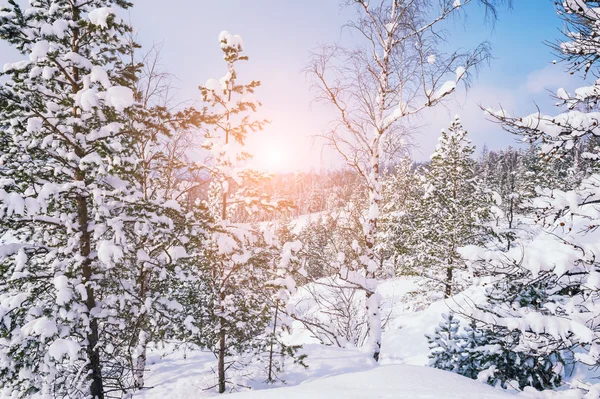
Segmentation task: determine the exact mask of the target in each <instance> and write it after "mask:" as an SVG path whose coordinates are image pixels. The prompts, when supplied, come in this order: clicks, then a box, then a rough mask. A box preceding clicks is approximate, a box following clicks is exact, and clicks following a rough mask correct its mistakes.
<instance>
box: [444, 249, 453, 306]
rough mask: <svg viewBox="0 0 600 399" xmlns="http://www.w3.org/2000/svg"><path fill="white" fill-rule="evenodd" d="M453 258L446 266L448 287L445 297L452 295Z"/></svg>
mask: <svg viewBox="0 0 600 399" xmlns="http://www.w3.org/2000/svg"><path fill="white" fill-rule="evenodd" d="M452 269H453V266H452V259H449V260H448V266H446V284H445V286H446V289H445V291H444V298H445V299H447V298H450V297H451V296H452V277H453V276H452Z"/></svg>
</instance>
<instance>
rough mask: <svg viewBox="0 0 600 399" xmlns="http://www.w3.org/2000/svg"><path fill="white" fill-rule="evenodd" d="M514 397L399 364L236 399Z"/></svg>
mask: <svg viewBox="0 0 600 399" xmlns="http://www.w3.org/2000/svg"><path fill="white" fill-rule="evenodd" d="M513 396H514V395H511V394H509V393H507V392H504V391H502V390H500V389H496V388H492V387H491V386H489V385H484V384H482V383H480V382H477V381H474V380H471V379H468V378H465V377H463V376H460V375H458V374H453V373H448V372H445V371H441V370H438V369H434V368H431V367H423V366H411V365H406V364H395V365H388V366H380V367H376V368H373V369H370V370H367V371H359V372H354V373H346V374H341V375H338V376H335V377H327V378H322V379H319V380H316V381H311V382H307V383H304V384H300V385H296V386H291V387H285V388H277V389H271V390H268V391H249V392H243V393H238V394H235V395H233V397H232V398H236V399H237V398H240V399H242V398H248V399H250V398H252V399H255V398H256V399H258V398H265V399H276V398H277V399H306V398H311V399H321V398H322V399H335V398H344V399H362V398H379V399H386V398H390V399H391V398H406V399H433V398H445V399H502V398H510V397H513Z"/></svg>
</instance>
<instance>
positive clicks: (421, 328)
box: [135, 278, 510, 399]
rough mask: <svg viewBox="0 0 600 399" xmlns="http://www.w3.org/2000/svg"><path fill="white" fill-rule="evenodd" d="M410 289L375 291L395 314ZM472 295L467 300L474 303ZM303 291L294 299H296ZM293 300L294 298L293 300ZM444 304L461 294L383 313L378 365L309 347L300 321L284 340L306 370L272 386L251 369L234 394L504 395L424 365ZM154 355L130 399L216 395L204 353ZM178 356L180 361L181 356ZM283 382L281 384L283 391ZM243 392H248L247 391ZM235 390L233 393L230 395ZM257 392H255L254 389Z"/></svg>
mask: <svg viewBox="0 0 600 399" xmlns="http://www.w3.org/2000/svg"><path fill="white" fill-rule="evenodd" d="M414 288H416V283H415V280H414V279H411V278H405V279H394V280H388V281H386V282H385V283H384V284H382V286H381V287H380V292H381V294H382V296H383V303H384V304H386V303H387V304H395V306H394V308H396V309H401V308H402V306H401V305H403V306H404V307H406V306H407V304H406V303H404V304H401V303H400V301H401V300H402V299H406V295H407V294H408V293H409V292H410V291H411V290H412V289H414ZM475 294H476V292H475V291H473V290H471V291H470V292H469V293H468V295H469V297H470V298H473V297H474V296H476V295H475ZM302 295H303V294H302V290H300V291H299V293H298V295H297V296H298V297H302ZM297 299H298V298H296V300H297ZM448 304H449V305H450V306H453V308H458V307H459V306H461V305H464V304H465V294H461V295H458V296H456V297H454V298H451V299H450V300H449V301H447V302H446V301H440V302H436V303H434V304H432V305H431V306H429V307H428V308H427V309H425V310H423V311H420V312H412V311H410V309H405V310H404V311H402V312H395V313H392V314H391V315H390V318H389V321H388V329H387V330H386V331H385V332H384V333H383V353H384V356H383V357H382V359H381V364H382V366H379V367H378V366H377V365H376V363H375V362H374V361H373V359H372V358H371V356H370V355H369V354H368V353H365V352H364V351H361V350H360V349H356V348H338V347H335V346H324V345H320V344H318V343H316V340H315V338H314V337H312V336H311V334H310V333H308V332H307V331H306V330H305V329H304V328H303V326H302V325H301V324H300V323H297V322H296V323H294V329H293V331H292V334H291V335H290V336H288V337H287V339H288V341H290V342H292V343H294V344H304V347H303V353H306V354H307V355H308V358H307V360H306V363H307V364H308V366H309V367H308V368H307V369H304V368H302V367H300V366H297V365H293V364H289V365H286V370H285V373H284V374H283V375H282V376H281V377H282V379H283V380H285V384H282V383H281V382H279V383H276V384H275V385H267V384H265V383H263V381H264V379H265V378H264V375H263V374H261V369H260V367H256V368H255V369H254V370H253V371H254V373H255V374H254V375H251V374H252V372H249V371H248V370H245V374H244V375H241V374H238V375H237V376H234V377H233V380H232V382H234V383H236V384H238V387H237V388H236V389H235V390H238V391H241V392H240V393H238V394H236V395H235V396H234V397H240V398H245V397H248V398H263V397H264V398H296V397H298V398H299V397H311V398H321V397H322V398H334V397H344V398H357V399H358V398H373V397H379V398H392V397H405V398H442V397H443V398H475V397H477V398H503V397H508V396H510V395H508V394H507V393H506V392H505V391H503V390H500V389H497V388H492V387H490V386H488V385H486V384H483V383H480V382H477V381H473V380H469V379H467V378H464V377H462V376H459V375H456V374H453V373H449V372H445V371H441V370H436V369H432V368H430V367H426V365H427V362H428V358H427V356H428V354H429V347H428V344H427V340H426V338H425V336H424V334H426V333H429V334H431V333H433V331H434V329H435V327H436V326H437V324H438V322H439V321H440V320H441V314H442V313H444V312H448ZM158 353H160V351H154V354H153V355H152V356H150V357H149V363H151V364H152V363H153V364H152V365H151V366H150V367H149V372H148V385H149V386H151V387H152V388H151V389H148V390H145V391H142V392H140V393H138V394H137V395H135V397H136V398H144V399H163V398H165V397H173V398H175V397H177V398H182V399H184V398H196V397H204V396H213V395H216V391H215V389H214V388H212V389H211V387H213V386H214V385H215V384H216V381H215V375H214V372H213V368H214V366H215V358H214V356H213V355H212V354H211V353H205V352H204V353H202V352H196V351H195V352H189V353H185V352H184V351H183V350H181V349H180V350H178V351H175V352H174V353H171V354H168V355H166V356H165V357H164V358H161V357H160V356H159V355H158ZM184 357H185V358H184ZM284 385H285V386H284ZM248 388H251V391H250V392H248ZM235 390H234V391H235ZM258 390H260V392H256V391H258Z"/></svg>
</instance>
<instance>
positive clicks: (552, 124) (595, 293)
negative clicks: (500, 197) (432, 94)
mask: <svg viewBox="0 0 600 399" xmlns="http://www.w3.org/2000/svg"><path fill="white" fill-rule="evenodd" d="M556 5H557V7H558V12H559V15H560V16H561V17H562V18H564V19H565V20H566V24H565V26H566V31H565V38H564V39H563V40H562V41H561V42H559V43H558V44H557V45H556V47H555V49H556V50H557V52H559V54H562V58H563V60H564V61H565V62H566V64H567V68H568V69H570V70H571V72H573V73H575V72H581V73H583V74H584V75H585V74H586V73H588V72H589V71H590V70H594V69H597V59H596V54H597V53H598V51H599V49H600V47H599V46H598V41H597V39H596V38H597V35H598V30H599V28H598V27H599V24H598V23H599V22H600V11H599V10H598V8H596V2H592V1H585V0H581V1H565V2H557V3H556ZM596 72H597V71H596ZM598 90H599V86H598V82H597V81H596V82H594V83H593V84H592V85H591V86H586V87H582V88H579V89H577V90H576V91H575V93H574V94H569V93H567V91H566V90H564V89H562V88H560V89H558V90H557V93H556V95H557V97H558V99H559V100H560V101H561V104H560V105H561V106H562V107H564V108H563V112H562V113H559V114H557V115H545V114H542V113H541V112H540V111H538V112H535V113H534V114H531V115H529V116H526V117H521V118H519V117H510V116H508V115H507V114H506V112H505V111H504V110H499V111H494V110H489V111H488V112H489V114H490V115H491V116H492V117H495V118H496V119H497V120H499V121H500V122H502V123H503V124H504V127H505V128H506V129H507V130H509V131H511V132H513V133H515V134H517V135H519V136H521V137H522V138H523V140H524V141H526V142H530V143H539V145H540V152H541V153H540V155H543V156H545V157H549V158H551V157H552V156H553V155H555V154H557V153H558V154H560V153H561V152H563V151H569V150H570V149H572V148H573V147H575V146H576V145H578V142H580V141H581V140H585V139H586V137H592V136H593V137H598V136H600V128H599V126H598V120H599V119H600V115H599V114H598V112H597V111H596V109H597V108H596V104H597V101H598V94H597V93H598ZM582 156H583V157H585V158H587V159H588V160H593V161H594V162H596V163H597V162H598V160H599V159H600V154H599V153H598V152H595V151H594V152H588V153H585V154H582ZM599 181H600V176H599V175H597V174H591V175H588V176H585V177H584V178H583V180H582V182H581V183H580V184H579V185H577V186H576V187H575V188H574V189H566V190H564V189H559V188H553V187H548V188H545V189H541V190H538V191H537V198H535V199H533V201H532V207H534V208H535V209H536V210H537V211H538V214H539V215H540V223H539V224H540V227H541V228H542V229H541V232H540V233H539V234H537V235H536V236H535V237H534V238H533V239H532V240H530V241H527V242H523V243H521V245H520V248H514V249H511V251H509V252H507V253H504V254H502V256H497V255H498V254H495V253H489V252H486V251H483V252H477V251H476V250H473V251H470V252H471V257H472V259H473V260H475V261H477V260H479V261H482V260H487V262H486V264H487V266H488V267H491V268H494V269H495V270H497V271H501V272H502V273H504V274H505V278H504V279H502V280H501V281H499V282H498V283H497V286H496V287H494V288H495V291H497V292H499V293H502V292H504V296H505V298H504V299H503V300H499V301H495V302H494V303H493V304H490V306H489V307H487V308H484V309H483V311H476V312H474V314H473V317H475V318H477V319H479V320H481V321H482V322H485V323H487V324H488V325H493V326H497V327H499V328H504V329H506V330H508V331H509V332H510V333H514V334H515V335H516V336H517V337H518V345H517V346H515V350H518V351H519V352H521V353H523V354H525V355H527V356H535V357H544V356H545V357H546V358H548V357H549V356H550V355H551V354H554V353H562V351H564V350H566V351H568V352H567V353H573V352H575V359H576V360H577V361H578V362H580V363H582V364H584V365H589V366H598V365H600V328H599V325H598V323H597V321H596V320H597V315H598V313H599V312H600V309H599V308H598V306H599V305H598V298H599V297H600V283H599V282H600V274H599V272H598V270H599V267H600V264H599V263H598V246H597V243H598V241H599V240H600V237H599V236H598V234H599V233H598V231H599V230H598V223H597V221H598V220H599V219H600V214H599V209H598V203H599V202H600V184H599ZM507 288H508V290H507ZM532 289H535V291H534V292H533V294H535V295H534V296H532ZM509 292H513V293H512V294H511V296H512V298H513V299H512V300H509V298H506V295H508V293H509ZM530 297H531V298H535V300H533V301H532V300H524V301H522V300H520V299H521V298H530ZM550 326H552V327H551V328H549V327H550ZM551 362H552V363H553V364H554V365H556V366H560V365H559V364H558V363H557V362H554V361H552V360H551ZM581 388H583V389H585V387H584V386H581ZM589 388H590V389H591V391H590V392H596V394H593V393H590V396H597V392H598V389H599V388H600V386H598V385H596V386H595V387H589Z"/></svg>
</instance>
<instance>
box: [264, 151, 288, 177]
mask: <svg viewBox="0 0 600 399" xmlns="http://www.w3.org/2000/svg"><path fill="white" fill-rule="evenodd" d="M263 162H264V166H265V168H266V169H267V170H269V171H277V170H280V169H282V168H283V166H284V156H283V151H282V150H281V149H280V148H276V147H274V146H269V147H267V148H265V151H264V161H263Z"/></svg>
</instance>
